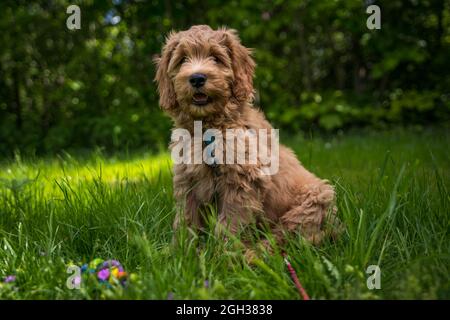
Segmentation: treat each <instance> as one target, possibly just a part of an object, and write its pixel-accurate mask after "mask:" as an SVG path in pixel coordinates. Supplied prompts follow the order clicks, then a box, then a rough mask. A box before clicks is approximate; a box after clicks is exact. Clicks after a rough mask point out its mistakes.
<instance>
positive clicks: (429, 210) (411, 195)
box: [0, 129, 450, 299]
mask: <svg viewBox="0 0 450 320" xmlns="http://www.w3.org/2000/svg"><path fill="white" fill-rule="evenodd" d="M449 138H450V136H449V133H448V130H443V129H433V130H424V131H419V132H413V131H410V130H408V131H404V130H396V131H390V132H381V133H364V134H361V133H358V134H349V135H343V136H339V135H337V136H334V137H332V138H319V137H318V138H302V137H301V136H296V137H291V138H288V139H283V142H285V143H287V144H288V145H290V146H291V147H293V149H294V150H295V151H296V153H297V154H298V155H299V158H300V159H301V161H302V162H303V164H304V165H305V166H306V167H307V168H309V169H311V170H312V171H313V172H315V173H317V174H318V175H319V176H321V177H324V178H327V179H330V180H331V181H332V183H333V184H334V185H335V186H336V190H337V193H338V203H337V204H338V208H339V211H338V213H339V216H340V218H341V220H342V221H343V222H344V223H345V225H346V231H345V233H344V235H343V236H342V237H341V238H340V239H339V240H338V241H336V242H326V243H325V244H324V245H322V246H321V247H312V246H310V245H309V244H308V243H305V242H304V241H303V240H302V239H301V237H300V236H293V237H292V238H290V239H289V242H288V244H287V246H286V247H285V248H284V249H285V250H286V251H287V253H288V255H289V259H290V261H291V262H292V264H293V266H294V268H296V270H297V272H298V274H299V277H300V279H301V281H302V284H303V286H304V287H305V288H306V290H307V291H308V293H309V295H310V296H311V297H312V298H315V299H323V298H326V299H349V298H356V299H365V298H370V299H379V298H425V299H426V298H447V299H448V298H449V297H450V295H449V289H450V288H449V283H450V281H449V265H450V263H449V262H450V261H449V260H450V237H449V229H448V228H449V223H450V219H449V209H450V206H449V202H450V197H449V193H448V188H449V178H450V170H449V166H450V165H449V164H450V159H449V158H450V156H449V152H448V149H447V148H448V145H449V142H450V139H449ZM170 168H171V162H170V157H169V155H168V153H164V154H160V155H150V154H145V153H135V154H132V155H123V154H120V155H117V156H105V155H102V154H101V153H99V152H93V153H92V155H90V156H89V157H80V156H77V155H76V154H68V153H61V154H60V155H58V156H55V157H49V158H45V159H44V158H33V159H31V158H26V157H24V158H22V157H21V156H20V155H17V156H16V158H15V159H10V160H6V159H5V160H3V161H2V162H1V164H0V246H1V250H0V277H4V276H6V275H12V274H14V275H16V276H17V280H16V282H15V283H14V284H13V285H3V284H2V285H0V297H1V298H19V299H20V298H22V299H23V298H58V299H62V298H65V299H73V298H86V299H96V298H136V299H166V298H167V297H168V296H173V297H174V298H175V299H182V298H194V299H203V298H205V299H209V298H218V299H223V298H236V299H246V298H250V299H266V298H274V299H298V298H299V295H298V293H297V292H296V290H295V287H294V286H293V284H292V281H291V279H290V277H289V273H288V272H287V270H286V267H285V265H284V262H283V259H282V257H281V255H280V254H279V250H276V252H275V253H274V254H272V255H270V254H268V253H262V254H261V256H260V259H259V260H258V261H257V263H256V264H255V265H254V266H249V265H248V264H247V263H246V262H245V259H244V258H243V255H242V249H241V246H240V243H239V239H238V238H235V239H233V238H230V240H229V241H228V242H224V241H222V240H220V239H215V238H214V236H212V233H213V232H212V229H213V227H214V220H215V218H214V216H215V210H214V207H213V208H212V216H211V225H210V226H209V227H210V229H209V228H208V229H207V230H206V232H205V233H204V234H201V235H193V234H191V233H190V232H189V231H188V230H187V229H185V228H182V229H181V230H180V231H179V234H178V236H177V240H176V242H172V236H173V232H172V228H171V224H172V221H173V217H174V213H175V209H174V201H173V198H172V182H171V181H172V179H171V170H170ZM262 235H263V236H268V237H269V238H270V235H267V234H264V233H263V234H262ZM95 257H101V258H105V259H106V258H115V259H118V260H120V261H121V262H122V264H123V265H124V266H125V268H126V269H127V270H128V271H130V272H134V273H136V274H137V275H138V278H139V280H138V281H137V282H135V283H133V284H131V285H130V286H129V287H128V288H127V289H119V290H106V289H105V290H100V291H95V290H94V291H93V290H92V288H89V287H86V286H84V287H82V290H70V289H68V288H67V287H66V279H67V277H68V274H67V273H66V267H67V265H69V264H70V263H76V264H80V263H82V262H87V261H89V260H91V259H93V258H95ZM372 264H376V265H379V266H380V268H381V271H382V278H381V285H382V288H381V289H380V290H368V288H367V286H366V280H367V276H368V275H367V274H366V273H365V271H366V268H367V266H369V265H372ZM206 280H207V283H208V285H205V281H206Z"/></svg>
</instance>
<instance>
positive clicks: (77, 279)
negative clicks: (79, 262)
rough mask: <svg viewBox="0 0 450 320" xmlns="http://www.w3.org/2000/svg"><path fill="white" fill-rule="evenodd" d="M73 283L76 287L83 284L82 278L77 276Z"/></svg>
mask: <svg viewBox="0 0 450 320" xmlns="http://www.w3.org/2000/svg"><path fill="white" fill-rule="evenodd" d="M72 283H73V284H74V285H76V286H77V285H79V284H80V283H81V277H80V276H76V277H75V278H73V280H72Z"/></svg>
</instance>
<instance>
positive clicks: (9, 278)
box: [3, 275, 16, 283]
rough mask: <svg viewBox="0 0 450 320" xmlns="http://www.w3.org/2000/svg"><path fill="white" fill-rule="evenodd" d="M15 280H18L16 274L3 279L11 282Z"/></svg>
mask: <svg viewBox="0 0 450 320" xmlns="http://www.w3.org/2000/svg"><path fill="white" fill-rule="evenodd" d="M14 281H16V276H12V275H11V276H7V277H6V278H5V279H4V280H3V282H5V283H10V282H14Z"/></svg>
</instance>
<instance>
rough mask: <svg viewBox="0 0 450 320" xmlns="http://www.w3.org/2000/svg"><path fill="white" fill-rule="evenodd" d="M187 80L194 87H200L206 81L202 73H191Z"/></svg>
mask: <svg viewBox="0 0 450 320" xmlns="http://www.w3.org/2000/svg"><path fill="white" fill-rule="evenodd" d="M189 82H190V83H191V85H192V86H193V87H194V88H200V87H203V85H204V84H205V82H206V75H204V74H203V73H194V74H193V75H191V77H190V78H189Z"/></svg>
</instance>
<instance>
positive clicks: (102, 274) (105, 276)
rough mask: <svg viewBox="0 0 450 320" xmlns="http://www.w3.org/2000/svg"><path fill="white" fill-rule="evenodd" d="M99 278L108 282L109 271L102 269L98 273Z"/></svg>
mask: <svg viewBox="0 0 450 320" xmlns="http://www.w3.org/2000/svg"><path fill="white" fill-rule="evenodd" d="M97 277H98V278H99V279H100V280H102V281H106V280H108V278H109V269H102V270H100V271H99V272H98V273H97Z"/></svg>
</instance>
